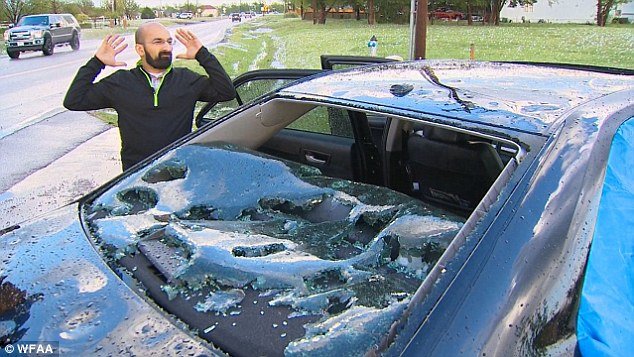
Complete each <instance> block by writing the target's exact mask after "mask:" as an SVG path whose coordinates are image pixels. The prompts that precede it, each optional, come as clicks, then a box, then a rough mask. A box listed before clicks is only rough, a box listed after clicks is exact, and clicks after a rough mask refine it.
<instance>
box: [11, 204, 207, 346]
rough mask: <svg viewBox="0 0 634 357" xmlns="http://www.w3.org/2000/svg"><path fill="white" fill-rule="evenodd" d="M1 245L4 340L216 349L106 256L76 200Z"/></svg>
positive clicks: (28, 226) (74, 344)
mask: <svg viewBox="0 0 634 357" xmlns="http://www.w3.org/2000/svg"><path fill="white" fill-rule="evenodd" d="M0 245H1V246H2V252H3V256H4V257H3V260H2V263H0V284H1V285H0V301H2V302H3V303H2V304H3V305H4V306H2V311H1V313H0V335H1V337H2V340H3V341H6V340H7V339H8V340H9V341H10V342H16V341H40V342H42V341H51V342H53V343H55V342H59V351H60V352H62V353H64V354H71V355H79V354H85V353H90V352H92V353H100V354H113V355H115V354H120V353H122V352H123V351H124V350H125V351H128V352H129V353H132V354H135V355H144V354H157V355H158V354H162V355H175V354H178V353H179V351H180V353H182V352H184V351H187V352H188V353H192V352H193V353H195V354H199V353H205V354H210V349H209V348H208V346H207V345H205V344H203V343H201V342H199V340H197V339H196V338H192V337H191V336H189V335H188V334H187V333H185V332H184V331H183V330H180V329H179V328H177V327H175V326H174V325H172V324H171V323H170V322H169V321H168V320H167V319H166V317H165V316H164V315H162V314H161V313H160V312H159V311H158V310H156V309H155V308H153V307H152V306H150V305H148V304H147V303H146V302H145V301H143V300H142V299H141V298H140V297H139V296H137V295H136V294H135V293H133V292H132V291H131V290H130V288H129V287H128V286H127V285H125V284H124V283H123V281H121V280H120V279H119V278H118V277H117V275H115V273H114V272H113V271H112V270H110V269H109V268H108V267H107V266H106V265H105V264H104V263H103V262H102V260H101V258H100V257H99V255H98V254H97V252H96V251H95V249H94V248H93V246H92V245H91V244H90V242H89V241H88V240H87V238H86V236H85V235H84V231H83V230H82V226H81V224H80V222H79V216H78V213H77V205H76V204H73V205H69V206H65V207H62V208H60V209H58V210H56V211H54V212H52V213H51V214H50V215H48V216H46V217H45V218H43V219H41V220H37V221H33V222H31V223H27V224H26V225H23V226H22V227H20V228H18V229H16V230H14V231H12V232H10V233H8V234H5V235H2V236H0ZM211 352H212V353H213V351H211Z"/></svg>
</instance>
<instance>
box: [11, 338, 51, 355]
mask: <svg viewBox="0 0 634 357" xmlns="http://www.w3.org/2000/svg"><path fill="white" fill-rule="evenodd" d="M0 356H59V342H30V341H24V342H16V343H10V344H8V345H6V346H4V347H3V348H2V349H1V350H0Z"/></svg>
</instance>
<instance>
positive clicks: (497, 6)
mask: <svg viewBox="0 0 634 357" xmlns="http://www.w3.org/2000/svg"><path fill="white" fill-rule="evenodd" d="M537 1H538V0H428V9H429V12H430V14H431V13H432V12H433V11H434V10H437V9H452V10H455V11H460V12H462V13H464V14H465V19H466V20H467V22H468V24H469V25H471V24H472V18H473V16H476V15H477V16H479V17H482V18H483V19H484V22H485V23H488V24H490V25H496V26H497V25H499V24H500V22H501V20H502V19H501V18H500V12H501V11H502V9H504V7H506V6H508V7H523V6H527V5H533V4H535V3H537ZM541 1H549V2H556V1H558V0H541ZM595 1H596V7H597V16H596V22H597V25H599V26H605V25H606V23H607V18H608V15H609V13H610V11H611V10H613V9H614V7H615V6H616V5H618V4H624V3H628V2H631V1H632V0H595ZM287 3H288V6H289V7H291V8H292V9H294V10H296V11H298V12H300V13H301V16H302V17H304V12H305V11H306V10H308V11H310V13H311V15H312V14H314V17H313V22H314V23H316V24H325V23H326V18H327V15H328V13H330V12H331V11H332V10H333V9H334V10H335V11H336V10H337V9H344V8H347V9H352V12H353V14H354V15H355V17H356V19H357V20H360V19H361V18H362V17H363V18H365V19H367V21H368V24H370V25H372V24H374V23H375V22H379V23H408V22H409V13H410V6H411V0H287ZM313 9H316V11H314V12H313ZM362 14H363V16H362Z"/></svg>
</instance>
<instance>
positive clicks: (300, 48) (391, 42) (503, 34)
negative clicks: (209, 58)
mask: <svg viewBox="0 0 634 357" xmlns="http://www.w3.org/2000/svg"><path fill="white" fill-rule="evenodd" d="M256 26H259V28H260V31H262V30H261V29H262V28H270V29H272V30H273V32H270V33H268V34H263V33H261V34H260V39H261V40H262V41H267V42H268V41H271V42H273V43H274V45H273V46H272V48H282V50H281V53H280V52H278V54H277V56H276V57H278V58H277V60H278V61H280V62H282V63H283V64H284V66H285V67H287V68H319V65H320V64H319V55H320V54H342V55H368V54H369V52H368V48H367V41H368V39H369V38H370V37H371V36H372V35H376V37H377V38H378V41H379V47H378V53H377V55H378V56H389V55H399V56H401V57H403V58H408V57H409V37H410V36H409V26H408V25H393V24H377V25H374V26H369V25H367V24H366V23H365V22H363V21H355V20H334V19H328V21H327V23H326V25H313V24H312V22H310V21H301V20H299V19H285V18H264V19H258V21H257V22H255V23H254V22H252V23H249V24H248V25H247V24H245V25H242V26H239V28H240V29H241V30H242V31H247V32H250V31H253V28H254V27H256ZM633 30H634V26H632V25H621V26H608V27H604V28H599V27H596V26H588V25H569V24H566V25H563V24H505V25H502V26H499V27H495V26H481V25H474V26H466V25H461V26H456V25H455V24H445V23H436V24H434V25H431V26H430V27H429V29H428V38H427V58H430V59H438V58H453V59H468V58H469V48H470V44H472V43H473V44H474V46H475V57H476V59H477V60H501V61H539V62H566V63H577V64H591V65H599V66H612V67H621V68H634V31H633ZM230 42H233V39H231V40H230ZM222 55H223V53H220V56H219V57H221V58H222ZM245 55H247V56H248V57H246V58H245V57H242V58H240V59H239V60H240V61H248V59H249V58H254V57H253V55H252V54H249V53H245ZM235 60H236V59H235V58H234V57H233V56H231V55H230V56H228V57H226V62H223V63H235V62H234V61H235ZM263 64H264V66H262V67H260V68H267V67H266V63H265V62H264V63H263ZM269 64H270V63H269Z"/></svg>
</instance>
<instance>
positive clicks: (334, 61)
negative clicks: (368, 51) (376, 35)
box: [321, 55, 396, 70]
mask: <svg viewBox="0 0 634 357" xmlns="http://www.w3.org/2000/svg"><path fill="white" fill-rule="evenodd" d="M394 61H396V60H395V59H392V58H385V57H369V56H335V55H321V68H322V69H325V70H338V69H346V68H350V67H357V66H363V65H366V64H373V63H386V62H394Z"/></svg>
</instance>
